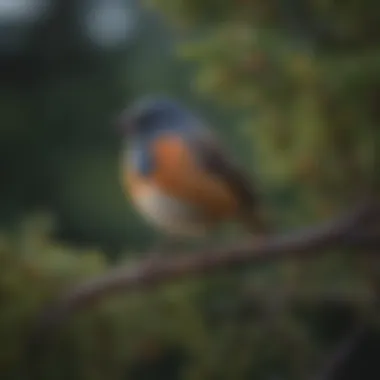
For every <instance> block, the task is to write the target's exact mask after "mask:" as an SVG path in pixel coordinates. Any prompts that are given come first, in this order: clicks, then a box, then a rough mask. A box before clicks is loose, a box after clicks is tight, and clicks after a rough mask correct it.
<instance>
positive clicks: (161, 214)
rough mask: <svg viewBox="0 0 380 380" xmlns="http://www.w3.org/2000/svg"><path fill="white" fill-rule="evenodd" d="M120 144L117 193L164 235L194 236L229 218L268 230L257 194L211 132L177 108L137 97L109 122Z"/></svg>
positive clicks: (258, 232)
mask: <svg viewBox="0 0 380 380" xmlns="http://www.w3.org/2000/svg"><path fill="white" fill-rule="evenodd" d="M117 124H118V128H119V129H120V131H121V134H122V136H123V139H124V143H125V146H124V148H123V151H122V158H121V180H122V185H123V188H124V189H125V191H126V193H127V195H128V196H129V197H130V199H131V200H132V202H133V204H134V205H135V207H136V208H137V210H138V211H139V212H140V213H141V214H142V215H143V216H144V217H145V219H146V220H147V221H149V222H150V223H151V224H152V225H153V226H156V228H158V229H160V230H162V231H163V232H165V233H166V234H168V235H172V236H173V235H177V236H181V235H198V236H199V235H202V234H205V233H207V232H208V231H210V230H211V229H213V228H215V227H216V226H218V225H220V224H222V223H224V222H231V221H236V222H240V223H242V224H243V225H244V226H245V228H247V229H248V230H249V231H250V232H252V233H253V234H255V235H256V236H263V235H266V234H267V233H268V232H269V230H270V229H269V225H268V222H267V220H266V218H265V217H264V215H263V212H262V207H261V204H260V200H259V196H258V194H257V192H256V191H255V189H254V187H253V186H252V185H251V183H250V181H249V180H248V177H247V175H245V174H244V173H243V171H242V170H241V169H240V168H239V167H238V166H237V165H236V164H235V162H234V160H233V159H232V155H231V154H227V153H226V150H225V149H224V148H222V145H221V143H220V142H219V141H218V140H217V137H216V135H215V134H214V133H213V132H212V131H211V129H210V128H209V127H208V126H206V124H205V123H203V122H202V120H201V119H200V118H199V117H198V116H197V115H196V114H195V113H193V112H192V111H190V110H189V109H188V108H186V107H185V106H184V105H183V104H181V103H180V102H178V101H175V100H173V99H170V98H166V97H153V98H143V99H141V100H138V101H137V102H135V103H133V104H132V105H131V106H130V107H128V108H126V109H125V110H124V111H123V112H122V113H121V115H120V116H119V117H118V119H117Z"/></svg>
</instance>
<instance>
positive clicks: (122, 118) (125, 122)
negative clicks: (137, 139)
mask: <svg viewBox="0 0 380 380" xmlns="http://www.w3.org/2000/svg"><path fill="white" fill-rule="evenodd" d="M113 126H114V129H115V130H116V132H117V133H118V134H120V135H123V136H128V135H130V134H131V133H132V131H133V122H132V118H131V117H130V116H129V115H126V114H122V115H119V116H118V117H116V119H115V120H114V121H113Z"/></svg>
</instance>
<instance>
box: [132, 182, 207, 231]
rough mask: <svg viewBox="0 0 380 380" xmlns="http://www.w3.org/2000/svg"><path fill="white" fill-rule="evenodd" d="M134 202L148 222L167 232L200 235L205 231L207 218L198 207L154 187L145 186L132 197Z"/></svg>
mask: <svg viewBox="0 0 380 380" xmlns="http://www.w3.org/2000/svg"><path fill="white" fill-rule="evenodd" d="M134 203H135V205H136V207H137V209H138V210H139V211H140V212H141V214H142V215H143V216H144V217H145V218H146V219H147V220H148V221H149V222H151V223H152V224H154V225H156V226H157V227H158V228H160V229H163V230H165V231H166V232H168V233H171V234H179V235H200V234H203V233H205V232H206V229H207V220H206V218H205V216H204V214H203V213H202V212H201V211H200V210H199V209H197V208H196V207H194V206H192V205H190V204H188V203H185V202H182V201H180V200H178V199H176V198H173V197H170V196H167V195H166V194H163V193H162V192H161V191H160V190H159V189H157V188H155V187H151V186H149V188H145V189H144V191H143V192H142V193H140V194H139V195H138V196H137V197H135V198H134Z"/></svg>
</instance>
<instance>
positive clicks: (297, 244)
mask: <svg viewBox="0 0 380 380" xmlns="http://www.w3.org/2000/svg"><path fill="white" fill-rule="evenodd" d="M373 221H380V208H379V206H378V204H377V203H373V202H369V201H366V202H363V203H362V204H360V205H358V206H357V207H356V208H355V209H354V210H352V211H351V212H348V213H346V214H344V215H342V216H340V217H338V218H336V219H334V220H331V221H328V222H325V223H323V224H321V225H317V226H314V227H308V228H303V229H300V230H298V231H296V232H293V233H288V234H283V235H274V236H272V237H269V238H267V239H265V241H259V242H258V241H256V240H254V241H248V242H247V243H244V244H240V245H236V246H233V247H230V248H223V249H220V250H215V251H208V252H201V253H199V252H197V253H196V254H188V255H175V257H173V256H170V257H163V258H160V260H159V261H158V260H154V261H152V260H149V259H147V260H143V261H142V262H141V263H140V264H138V265H136V266H130V267H125V268H118V269H115V270H111V271H110V272H109V273H107V274H105V275H104V276H101V277H98V278H95V279H93V280H89V281H87V282H85V283H83V284H80V285H77V286H74V288H73V289H71V290H69V291H68V292H67V293H65V294H64V295H63V296H62V297H61V298H59V299H58V300H57V301H56V302H55V304H54V305H48V307H47V308H46V311H45V312H44V313H43V314H42V316H39V318H38V321H37V327H36V329H35V330H34V331H33V336H32V339H31V341H30V346H29V350H30V351H29V354H32V357H34V358H35V355H38V353H39V352H40V350H42V349H43V347H44V346H45V345H46V343H47V340H48V338H51V337H52V335H53V332H54V331H55V329H57V328H58V327H59V325H60V324H61V323H62V322H64V321H65V320H66V319H67V318H68V317H69V316H70V314H71V313H73V312H74V311H76V310H79V309H83V308H85V307H88V306H89V305H91V304H92V303H94V302H96V301H97V300H99V299H100V298H101V297H104V296H106V295H109V294H111V293H115V292H120V291H128V290H133V289H141V288H145V287H148V286H153V285H156V284H159V283H163V282H168V281H170V280H174V279H178V278H182V277H186V276H201V275H205V274H206V273H210V272H215V271H217V270H221V269H230V268H231V267H232V266H233V267H236V266H243V265H247V264H248V263H252V264H254V263H260V262H267V261H271V260H279V259H286V258H290V257H297V258H307V257H310V256H311V255H312V254H315V253H317V252H320V251H321V250H323V249H327V248H329V249H331V248H363V249H366V250H368V249H370V250H378V249H379V248H380V236H377V235H378V234H368V233H367V232H366V231H368V225H369V223H370V222H373ZM33 361H34V359H33Z"/></svg>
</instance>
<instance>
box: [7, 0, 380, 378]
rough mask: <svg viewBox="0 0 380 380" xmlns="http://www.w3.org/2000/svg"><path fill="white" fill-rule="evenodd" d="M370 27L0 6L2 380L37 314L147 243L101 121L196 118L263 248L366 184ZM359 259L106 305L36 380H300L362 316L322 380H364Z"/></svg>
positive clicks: (370, 281) (325, 7)
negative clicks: (138, 104) (349, 349)
mask: <svg viewBox="0 0 380 380" xmlns="http://www.w3.org/2000/svg"><path fill="white" fill-rule="evenodd" d="M379 11H380V9H379V5H378V3H377V2H376V1H371V0H364V1H360V2H358V1H354V0H352V1H346V2H345V3H344V4H343V3H338V2H334V1H330V0H325V1H321V0H313V1H310V2H308V3H307V4H306V3H305V2H303V1H297V0H266V1H257V0H240V1H236V0H226V1H223V2H220V1H219V2H218V1H215V0H202V1H194V0H181V1H179V0H178V1H177V0H151V1H138V0H0V78H1V87H0V115H1V120H2V122H1V126H0V165H1V167H0V175H1V177H0V178H1V186H0V210H1V212H0V227H1V234H0V338H1V339H0V347H1V349H0V378H1V379H7V380H8V379H9V380H16V379H17V380H18V379H27V378H28V370H27V369H26V359H25V355H24V348H25V342H26V339H27V336H28V334H29V332H30V329H31V325H32V320H33V317H34V316H35V315H36V314H37V313H38V311H39V310H40V309H41V305H42V304H43V303H44V302H46V301H47V300H50V299H53V298H54V297H56V296H57V295H58V294H60V292H61V291H62V290H63V289H64V288H65V287H66V286H69V285H72V284H73V283H75V282H79V281H81V280H83V279H84V278H87V277H88V276H94V275H97V274H100V273H103V272H104V271H106V270H107V269H108V268H109V267H110V266H111V265H118V264H120V263H128V262H129V261H130V260H131V261H133V260H135V259H136V258H138V257H139V256H140V255H143V254H144V252H145V251H146V250H147V249H148V248H149V247H150V246H151V245H152V244H153V243H154V242H155V241H156V238H157V237H156V236H155V232H154V231H153V230H152V229H151V228H150V227H149V226H147V225H146V224H145V223H144V221H142V220H141V218H140V217H139V216H138V215H137V214H136V213H135V211H134V210H133V209H132V208H131V206H130V205H129V203H128V201H127V200H126V199H125V197H124V195H123V193H122V189H121V187H120V183H119V177H118V174H119V167H118V159H119V154H120V148H121V142H120V140H119V137H118V136H117V134H116V133H115V131H114V130H113V128H112V120H113V118H114V117H115V116H116V115H117V114H118V113H119V112H120V110H122V109H123V108H124V107H125V106H127V105H128V103H129V102H131V101H132V100H135V99H136V98H138V97H140V96H142V95H146V94H151V93H158V94H167V95H170V96H173V97H176V98H179V99H180V100H182V101H183V102H184V103H186V104H188V105H189V106H190V107H191V108H193V109H195V110H197V111H198V112H200V113H201V114H202V115H203V116H204V118H205V119H206V120H208V121H209V122H210V123H211V124H212V125H213V126H214V128H215V130H216V132H217V133H218V134H219V135H220V136H221V138H222V139H224V140H225V141H226V143H228V146H229V147H230V149H231V150H232V151H233V152H234V153H235V154H236V156H237V159H238V160H239V161H240V163H241V164H242V165H243V166H244V167H245V168H246V171H247V172H248V173H250V174H251V175H252V176H253V175H254V176H255V178H256V179H257V180H258V181H259V182H258V186H260V188H261V189H262V192H263V201H264V202H265V204H266V205H267V208H268V210H270V212H271V214H272V215H273V217H274V219H275V220H276V223H277V226H278V229H279V230H281V231H287V230H290V229H292V228H294V227H297V226H304V225H307V224H309V223H312V222H317V221H320V220H325V219H326V218H329V217H331V216H333V215H335V213H337V212H339V211H341V210H343V209H346V208H347V207H348V206H349V205H351V204H352V203H353V202H354V201H355V200H356V199H357V198H358V197H359V196H360V194H361V193H362V191H363V189H367V188H368V187H369V186H372V185H374V184H376V182H378V178H379V177H380V176H379V173H378V167H379V165H378V161H377V156H376V153H378V152H379V151H380V148H379V143H380V137H379V131H378V123H379V119H380V112H379V110H380V108H379V107H378V106H379V96H380V49H379V40H380V22H379V16H378V14H379ZM377 186H378V183H377ZM377 189H378V187H377ZM238 237H240V235H239V234H238V232H236V231H231V239H234V238H238ZM359 253H360V255H350V256H349V255H347V252H341V251H339V250H337V251H334V252H329V254H328V255H323V256H321V257H320V258H315V259H313V260H310V262H308V263H298V262H293V261H292V262H286V263H281V264H275V265H274V264H271V265H266V266H265V267H264V266H262V267H260V268H252V281H251V282H250V287H249V289H251V291H249V292H247V294H244V295H242V294H240V293H239V292H238V291H237V288H236V274H233V273H231V274H226V273H224V274H223V275H215V276H212V278H207V279H197V280H187V281H185V282H184V281H180V282H179V283H176V284H172V285H170V286H164V287H160V288H159V289H155V290H153V291H152V292H148V293H147V294H133V295H124V296H117V297H116V296H115V297H110V298H112V299H107V300H104V301H102V302H100V304H99V305H96V306H95V307H93V308H91V310H86V311H85V312H84V313H81V315H80V316H78V317H75V318H73V321H72V322H70V323H68V324H67V327H65V329H66V330H65V333H63V334H62V336H61V339H60V340H59V343H57V344H56V346H55V348H54V349H52V352H51V353H50V355H49V358H46V360H45V366H44V370H45V374H46V376H45V377H44V378H46V379H53V380H54V379H67V378H70V379H84V380H90V379H91V380H92V379H94V380H95V379H125V380H126V379H133V380H142V379H144V380H145V379H166V380H170V379H189V380H197V379H199V380H211V379H218V380H219V379H221V380H222V379H226V380H227V379H234V380H239V379H260V380H265V379H268V380H274V379H276V380H281V379H307V378H309V375H310V374H311V373H312V372H313V369H314V368H318V365H319V363H320V361H321V360H322V358H323V357H324V355H325V354H326V352H328V351H329V349H330V348H331V347H333V346H334V344H335V343H336V342H338V341H339V339H340V338H341V337H342V336H344V334H346V333H347V331H350V328H351V327H352V325H353V324H355V321H356V320H357V319H358V318H359V319H360V318H364V317H365V318H366V320H367V319H369V320H370V321H371V326H373V327H371V328H370V329H369V330H368V332H366V336H365V337H363V339H362V340H361V341H360V342H359V343H358V347H357V353H356V354H355V355H354V356H353V357H352V358H351V359H350V361H349V362H350V363H346V364H347V365H346V366H344V368H341V369H340V370H339V371H338V372H339V374H337V375H336V378H339V379H340V378H342V379H362V378H363V379H377V378H379V376H380V373H379V369H378V368H377V367H378V366H377V363H376V360H375V359H374V358H376V357H378V352H379V350H380V343H379V336H378V333H377V328H378V327H376V326H378V322H379V320H378V317H377V315H378V310H377V309H376V307H377V303H376V302H375V301H374V300H375V299H376V296H377V294H376V291H375V289H377V288H376V286H377V284H378V279H379V273H378V268H379V265H378V263H375V264H376V265H374V261H373V258H371V259H370V258H369V257H368V255H366V254H365V252H359ZM284 289H285V290H286V291H284ZM280 290H281V292H280ZM280 293H281V294H280ZM273 297H277V298H276V299H280V300H281V302H279V304H281V306H278V308H277V309H276V312H275V313H274V314H275V316H274V318H273V323H272V324H269V325H268V324H265V323H263V312H262V310H263V309H265V307H264V306H265V305H266V304H267V303H268V302H270V300H271V299H272V298H273ZM264 319H265V318H264ZM372 322H373V323H372ZM371 363H372V364H371ZM376 371H377V372H376ZM339 376H340V377H339Z"/></svg>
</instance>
